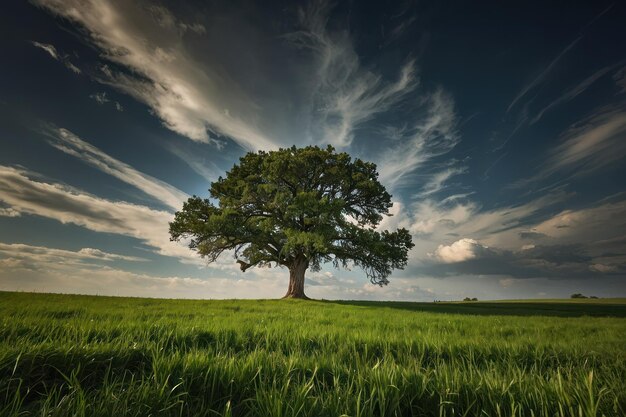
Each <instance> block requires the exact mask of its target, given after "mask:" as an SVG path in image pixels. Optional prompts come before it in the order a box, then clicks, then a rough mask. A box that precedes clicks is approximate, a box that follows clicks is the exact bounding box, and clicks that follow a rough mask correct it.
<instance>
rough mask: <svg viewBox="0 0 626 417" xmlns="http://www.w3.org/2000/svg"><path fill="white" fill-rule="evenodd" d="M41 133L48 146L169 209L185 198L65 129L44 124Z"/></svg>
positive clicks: (175, 190)
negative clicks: (129, 186)
mask: <svg viewBox="0 0 626 417" xmlns="http://www.w3.org/2000/svg"><path fill="white" fill-rule="evenodd" d="M43 133H44V134H45V135H46V137H48V139H49V140H48V142H49V143H50V145H52V146H54V147H55V148H57V149H58V150H60V151H62V152H65V153H67V154H69V155H72V156H75V157H76V158H78V159H80V160H81V161H82V162H84V163H86V164H88V165H91V166H93V167H95V168H97V169H99V170H101V171H102V172H105V173H107V174H109V175H111V176H113V177H115V178H117V179H119V180H121V181H124V182H125V183H127V184H130V185H132V186H133V187H135V188H137V189H138V190H141V191H143V192H144V193H145V194H147V195H149V196H150V197H153V198H155V199H156V200H158V201H159V202H161V203H162V204H164V205H166V206H167V207H169V208H170V209H174V210H179V209H180V208H181V207H182V203H183V201H185V200H187V198H189V196H188V195H187V194H186V193H184V192H182V191H180V190H179V189H177V188H175V187H173V186H171V185H169V184H167V183H166V182H164V181H161V180H159V179H156V178H154V177H152V176H150V175H147V174H144V173H142V172H139V171H137V170H136V169H134V168H133V167H131V166H130V165H128V164H126V163H124V162H122V161H119V160H117V159H115V158H113V157H111V156H109V155H108V154H106V153H104V152H103V151H101V150H100V149H98V148H96V147H95V146H93V145H91V144H89V143H87V142H85V141H84V140H82V139H81V138H80V137H78V136H77V135H75V134H74V133H72V132H70V131H69V130H67V129H64V128H58V127H56V126H48V127H47V128H46V129H45V130H44V131H43Z"/></svg>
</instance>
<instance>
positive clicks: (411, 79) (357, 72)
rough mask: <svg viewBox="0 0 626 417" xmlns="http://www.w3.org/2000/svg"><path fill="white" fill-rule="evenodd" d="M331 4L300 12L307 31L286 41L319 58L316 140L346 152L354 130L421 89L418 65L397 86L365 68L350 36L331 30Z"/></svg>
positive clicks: (405, 71) (408, 65)
mask: <svg viewBox="0 0 626 417" xmlns="http://www.w3.org/2000/svg"><path fill="white" fill-rule="evenodd" d="M330 8H331V4H330V3H329V2H328V1H312V2H309V3H308V6H307V7H306V8H303V9H301V10H300V16H299V17H300V23H301V24H302V26H303V30H301V31H298V32H295V33H290V34H288V35H285V38H286V39H288V40H289V41H290V42H292V43H293V44H294V45H296V46H298V47H300V48H303V49H307V50H310V51H312V52H313V53H314V55H315V66H316V69H315V78H314V87H313V88H312V91H313V92H314V97H313V103H312V106H313V107H314V108H316V109H318V112H319V118H318V119H317V120H315V121H314V126H313V130H314V134H315V133H316V134H317V135H318V137H319V139H318V141H320V142H323V143H331V144H333V145H335V146H338V147H345V146H348V145H350V144H351V143H352V140H353V139H354V134H353V132H354V129H355V128H356V127H357V126H358V125H359V124H361V123H363V122H365V121H367V120H370V119H371V118H372V117H374V116H375V115H376V114H378V113H382V112H385V111H387V110H389V108H390V107H391V106H392V105H394V104H396V103H398V101H399V100H401V99H402V98H403V97H405V96H406V94H408V93H410V92H412V91H413V90H414V89H415V88H416V87H417V85H418V80H417V78H416V76H415V63H414V62H413V61H409V62H407V63H406V64H405V65H404V66H403V67H402V68H401V69H400V73H399V75H398V78H397V80H396V81H395V82H391V83H387V82H384V81H383V79H382V78H381V77H380V76H379V75H377V74H375V73H373V72H371V71H368V70H365V69H363V68H362V66H361V64H360V62H359V57H358V55H357V54H356V52H355V50H354V46H353V44H352V40H351V39H350V37H349V36H348V33H347V32H331V31H329V29H328V14H329V11H330Z"/></svg>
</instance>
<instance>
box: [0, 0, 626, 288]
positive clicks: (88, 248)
mask: <svg viewBox="0 0 626 417" xmlns="http://www.w3.org/2000/svg"><path fill="white" fill-rule="evenodd" d="M266 3H267V2H261V3H260V2H253V1H249V2H240V1H228V2H217V1H215V2H200V1H198V2H162V3H159V2H148V1H95V0H94V1H77V0H76V1H73V0H34V1H31V2H24V1H16V0H15V1H13V0H12V1H9V2H6V3H5V4H3V13H2V14H1V15H0V27H1V29H0V31H1V32H2V36H1V37H0V52H1V53H2V65H0V109H1V111H0V289H7V290H28V291H55V292H78V293H97V294H114V295H142V296H162V297H194V298H223V297H228V298H232V297H254V298H257V297H279V296H281V295H282V294H283V293H284V291H285V288H286V284H287V279H288V278H287V276H288V274H287V271H286V270H280V269H260V270H256V271H253V270H249V271H248V272H246V273H245V274H243V273H242V272H241V271H239V269H238V268H237V265H236V264H235V262H234V259H233V258H232V256H228V255H225V256H223V257H222V258H220V260H219V261H218V263H216V264H211V265H206V263H205V262H204V261H202V260H200V259H199V258H198V257H197V256H196V255H195V254H194V253H192V252H190V251H189V250H188V249H186V248H185V247H184V246H181V245H178V244H175V243H171V242H169V240H168V233H167V227H168V224H167V223H168V221H170V220H171V219H172V216H173V212H174V211H176V210H177V209H179V208H180V207H182V201H184V200H185V199H186V198H187V197H188V196H189V195H192V194H197V195H201V196H206V195H207V191H206V190H207V188H208V186H209V183H210V182H211V181H212V180H215V179H216V178H217V177H218V176H220V175H224V172H225V171H226V170H228V169H229V168H230V167H231V166H232V165H233V164H234V163H235V162H236V161H237V160H238V158H239V157H240V156H242V155H244V154H245V153H246V152H248V151H255V150H259V149H266V150H267V149H276V148H278V147H283V146H291V145H297V146H305V145H309V144H317V145H326V144H329V143H330V144H332V145H334V146H335V147H336V148H337V149H338V150H342V151H347V152H349V153H351V154H352V155H354V156H355V157H359V158H363V159H366V160H371V161H373V162H375V163H376V164H377V165H378V167H379V172H380V174H381V180H382V181H383V183H384V184H385V186H386V187H387V188H388V190H389V191H390V192H391V193H392V194H393V199H394V202H395V203H394V207H393V210H392V211H393V214H394V215H393V216H392V217H389V218H387V219H385V221H384V223H383V224H382V226H381V227H383V228H395V227H406V228H408V229H409V230H410V231H411V233H412V235H413V240H414V243H415V244H416V246H415V248H414V249H413V250H412V252H411V254H410V263H409V266H408V268H407V269H406V270H404V271H396V272H395V273H394V274H393V275H392V276H391V278H390V280H391V284H390V285H389V286H388V287H385V288H378V287H374V286H371V285H370V284H369V283H368V281H367V280H366V279H365V278H364V274H363V273H361V271H359V270H358V269H354V270H352V271H338V270H334V269H332V268H331V267H330V266H328V267H327V268H324V269H323V271H321V272H319V273H309V274H308V276H307V278H308V281H307V282H308V289H307V292H308V294H309V295H310V296H312V297H316V298H351V299H357V298H359V299H397V300H433V299H441V300H446V299H459V298H463V297H466V296H470V297H478V298H480V299H494V298H535V297H538V298H541V297H567V296H569V295H570V294H571V293H574V292H582V293H585V294H588V295H597V296H602V297H608V296H626V193H625V191H626V190H625V186H624V183H625V182H624V178H626V166H625V164H624V160H625V159H624V156H625V154H626V42H624V40H625V39H626V25H624V22H625V21H626V6H625V5H624V3H622V2H611V1H606V2H605V1H593V2H592V1H589V2H586V3H585V2H574V3H572V2H563V3H560V4H557V3H553V4H549V5H547V4H545V2H519V3H516V4H512V3H510V2H493V3H488V2H481V3H480V4H478V2H468V1H433V2H411V1H404V2H387V3H389V4H386V5H384V4H383V3H381V2H358V1H355V2H337V3H330V2H323V1H311V2H299V3H298V2H282V3H281V2H274V3H272V5H271V6H268V5H267V4H266Z"/></svg>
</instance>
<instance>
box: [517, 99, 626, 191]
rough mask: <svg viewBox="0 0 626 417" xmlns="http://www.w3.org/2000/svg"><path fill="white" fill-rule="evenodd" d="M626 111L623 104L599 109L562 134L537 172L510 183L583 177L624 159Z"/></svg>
mask: <svg viewBox="0 0 626 417" xmlns="http://www.w3.org/2000/svg"><path fill="white" fill-rule="evenodd" d="M624 135H626V112H625V111H624V110H623V109H622V108H621V107H617V108H616V107H605V108H602V109H600V110H597V111H596V112H594V113H593V114H591V115H590V116H588V117H586V118H584V119H582V120H581V121H580V122H577V123H575V124H574V125H572V126H570V127H569V128H568V129H567V130H565V131H564V132H563V133H562V134H561V138H560V141H561V143H560V144H558V145H556V146H554V147H552V148H551V149H550V150H548V152H547V155H546V157H545V158H544V160H543V162H542V163H541V165H540V166H539V167H538V169H537V172H536V174H535V175H532V176H530V177H528V178H524V179H522V180H519V181H517V182H515V183H513V184H511V186H510V187H511V188H521V187H526V186H528V185H530V184H535V183H538V182H540V181H543V180H545V179H546V178H549V177H551V176H554V175H555V174H558V175H559V176H560V178H561V181H563V179H565V178H572V177H583V176H588V175H591V174H594V173H596V172H598V171H600V170H603V169H607V168H609V167H610V166H612V165H614V164H616V163H617V162H618V161H621V160H622V159H623V158H624V157H625V156H626V141H624V140H623V139H624Z"/></svg>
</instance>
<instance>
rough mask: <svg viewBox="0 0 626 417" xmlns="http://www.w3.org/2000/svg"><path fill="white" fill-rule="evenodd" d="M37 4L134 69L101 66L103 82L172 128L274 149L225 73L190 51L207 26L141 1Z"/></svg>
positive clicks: (44, 0) (252, 107) (204, 138)
mask: <svg viewBox="0 0 626 417" xmlns="http://www.w3.org/2000/svg"><path fill="white" fill-rule="evenodd" d="M36 3H37V4H39V5H41V6H43V7H45V8H46V9H48V10H50V11H52V12H54V13H56V14H58V15H60V16H63V17H65V18H67V19H70V20H72V21H73V22H75V23H77V24H79V25H80V26H81V27H83V28H84V29H85V30H86V32H87V35H88V40H89V41H90V42H92V43H93V44H95V45H96V46H97V47H98V48H99V49H100V50H101V51H102V54H103V57H104V58H105V59H107V60H108V61H110V62H113V63H115V64H117V65H119V66H121V67H122V68H126V69H128V70H130V71H128V72H125V71H120V70H118V69H117V68H114V67H110V66H102V72H101V74H100V75H99V79H100V81H101V82H103V83H107V84H110V85H112V86H114V87H116V88H118V89H120V90H122V91H124V92H126V93H127V94H130V95H131V96H133V97H134V98H136V99H137V100H139V101H141V102H143V103H145V104H146V105H148V106H149V107H150V108H151V109H152V110H153V111H154V113H155V114H156V115H157V116H158V117H159V118H160V119H161V121H162V122H163V124H164V125H165V126H166V127H167V128H168V129H171V130H172V131H174V132H177V133H179V134H181V135H183V136H186V137H188V138H190V139H192V140H196V141H200V142H207V143H208V142H210V138H211V137H210V135H209V133H208V131H209V130H210V131H213V132H214V133H215V134H217V135H226V136H228V137H231V138H233V139H234V140H236V141H237V142H238V143H240V144H241V145H243V146H244V147H246V148H249V149H259V148H273V147H275V145H276V142H275V140H274V139H271V138H270V136H267V135H265V134H264V133H263V131H262V129H261V127H260V126H257V125H256V116H257V110H258V106H257V104H256V103H255V102H254V100H252V99H251V98H250V97H248V96H247V95H246V93H245V92H244V91H243V90H242V89H241V88H240V87H239V86H238V85H237V83H236V82H235V81H234V80H233V79H232V78H231V77H229V75H228V74H227V73H226V72H224V71H223V69H222V70H221V71H220V69H219V67H213V68H209V67H207V66H203V65H202V64H201V63H200V62H199V61H198V60H197V59H195V58H194V56H193V53H192V52H191V51H189V50H187V49H186V48H185V44H184V36H185V34H186V33H188V32H189V30H188V29H189V28H191V29H193V28H196V29H193V30H191V32H192V33H194V34H195V35H199V34H202V33H203V32H204V31H203V30H202V28H204V26H202V28H201V25H196V24H188V23H184V22H181V21H179V20H178V19H177V18H176V17H175V16H173V15H172V14H171V13H170V12H169V11H168V10H167V9H166V8H165V7H162V6H158V7H156V6H154V5H151V4H149V3H143V2H121V1H78V0H37V1H36ZM229 109H231V111H228V110H229Z"/></svg>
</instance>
